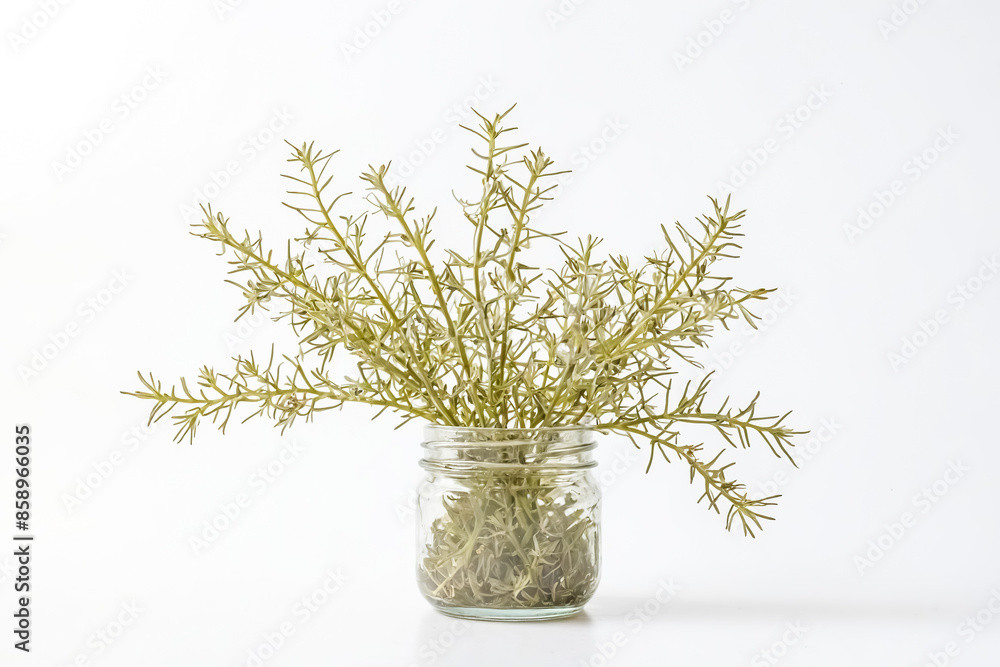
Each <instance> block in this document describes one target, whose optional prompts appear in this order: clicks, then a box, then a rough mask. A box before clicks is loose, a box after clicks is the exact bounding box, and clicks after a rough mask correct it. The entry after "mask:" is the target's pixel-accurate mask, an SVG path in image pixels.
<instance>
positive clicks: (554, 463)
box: [420, 425, 597, 475]
mask: <svg viewBox="0 0 1000 667" xmlns="http://www.w3.org/2000/svg"><path fill="white" fill-rule="evenodd" d="M422 445H423V448H424V457H423V458H422V459H421V460H420V465H421V466H422V467H423V468H424V469H425V470H428V471H430V472H438V473H442V474H447V475H462V474H472V473H481V472H496V473H504V472H508V473H515V474H520V473H543V472H555V473H568V472H573V471H584V470H587V469H589V468H593V467H594V466H595V465H597V463H596V461H594V458H593V450H594V448H595V447H596V439H595V433H594V431H593V429H590V428H586V427H572V428H537V429H506V428H473V427H462V426H438V425H430V426H427V427H426V428H425V429H424V442H423V443H422Z"/></svg>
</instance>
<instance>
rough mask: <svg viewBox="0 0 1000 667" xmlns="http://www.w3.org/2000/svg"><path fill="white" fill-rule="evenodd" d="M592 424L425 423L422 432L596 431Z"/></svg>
mask: <svg viewBox="0 0 1000 667" xmlns="http://www.w3.org/2000/svg"><path fill="white" fill-rule="evenodd" d="M596 430H597V429H596V428H595V427H594V426H590V425H587V424H568V425H565V426H450V425H448V424H425V425H424V433H429V432H435V431H437V432H445V433H448V432H454V431H461V432H473V433H494V432H495V433H558V432H560V431H566V432H572V431H596Z"/></svg>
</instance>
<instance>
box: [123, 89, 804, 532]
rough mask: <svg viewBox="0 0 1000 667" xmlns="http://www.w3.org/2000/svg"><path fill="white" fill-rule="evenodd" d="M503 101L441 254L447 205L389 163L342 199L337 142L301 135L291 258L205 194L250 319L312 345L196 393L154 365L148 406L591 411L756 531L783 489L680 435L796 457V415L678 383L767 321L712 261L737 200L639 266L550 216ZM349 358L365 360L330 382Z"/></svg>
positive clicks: (564, 416)
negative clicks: (359, 198)
mask: <svg viewBox="0 0 1000 667" xmlns="http://www.w3.org/2000/svg"><path fill="white" fill-rule="evenodd" d="M509 113H510V110H509V109H508V110H507V111H506V112H504V113H502V114H497V115H496V116H494V117H492V118H487V117H485V116H482V115H479V116H478V117H479V120H480V123H479V125H478V126H476V127H466V128H465V129H467V130H468V131H469V132H471V133H472V134H473V135H475V136H476V137H477V138H478V140H479V141H480V142H481V146H480V147H479V148H477V149H473V155H474V158H475V159H474V161H473V163H472V164H471V165H469V168H470V169H471V170H472V171H473V172H474V173H475V174H477V176H478V177H479V179H480V184H481V187H480V188H479V191H478V193H477V195H476V196H475V197H472V198H470V199H463V198H457V201H458V204H459V209H460V214H461V216H462V218H463V219H464V220H465V221H466V223H467V224H468V225H469V232H470V242H469V244H468V246H467V247H466V248H465V249H461V248H458V247H451V248H448V249H438V248H437V247H435V240H434V238H433V234H432V227H433V225H434V222H435V220H436V218H437V215H438V211H437V209H436V208H430V209H424V208H422V207H420V206H419V205H418V203H417V202H416V200H415V199H414V198H413V197H411V196H410V195H409V194H408V191H407V189H406V188H403V187H395V186H392V185H390V184H389V183H388V182H387V175H388V171H389V165H382V166H379V167H374V166H369V167H368V168H367V169H366V170H365V171H364V172H363V173H362V174H361V181H362V184H363V186H364V188H365V193H364V200H365V202H366V203H367V207H366V210H364V211H362V212H361V213H356V214H352V213H348V212H341V210H340V208H341V205H340V202H341V201H342V200H343V199H344V198H345V197H347V196H348V195H350V194H351V193H349V192H344V193H339V194H336V195H331V194H330V186H331V184H332V183H333V182H334V178H333V176H332V175H331V174H330V173H328V172H329V167H330V163H331V160H332V158H333V157H334V155H335V154H336V152H330V153H326V152H323V151H320V150H318V149H317V148H315V146H314V145H313V144H302V145H291V144H290V146H291V147H292V154H291V157H290V158H289V162H290V163H291V165H292V167H293V169H292V171H291V173H288V174H285V175H284V176H285V178H287V179H288V180H289V181H290V182H291V183H292V189H290V190H289V195H290V197H291V199H290V200H289V201H287V202H286V203H285V205H286V206H288V207H289V208H290V209H292V210H293V211H295V212H296V213H297V214H298V215H299V216H301V218H302V219H304V220H305V222H306V227H305V229H304V231H303V232H302V234H301V235H300V236H298V237H297V238H295V239H294V244H293V243H291V242H290V243H288V244H287V246H286V248H285V250H284V252H283V253H280V254H279V253H276V252H275V251H274V250H272V249H269V248H267V247H265V245H264V242H263V239H262V237H261V236H260V235H257V236H256V237H253V236H251V235H250V234H249V233H245V232H244V233H239V234H236V233H234V232H233V231H232V230H231V229H230V225H229V220H228V219H227V218H225V217H224V216H223V215H222V213H219V212H216V211H214V210H213V209H212V208H211V207H205V208H204V209H203V212H204V218H203V220H202V221H201V222H199V223H198V224H196V225H195V227H196V229H195V231H194V232H193V233H194V234H195V235H196V236H198V237H200V238H204V239H207V240H209V241H212V242H215V243H218V244H220V245H221V247H222V250H223V253H224V254H225V255H227V256H228V257H229V260H228V261H229V264H230V267H231V273H232V274H233V276H234V278H233V279H231V280H229V281H228V282H230V283H232V284H233V285H236V286H237V287H239V288H240V290H241V291H242V293H243V299H244V303H243V305H242V307H241V308H240V310H239V313H238V316H237V318H239V317H242V316H244V315H246V314H247V313H253V312H255V311H256V309H258V308H261V309H264V310H268V311H271V312H272V317H273V318H274V319H276V320H281V319H287V320H288V322H289V325H290V326H291V328H292V329H293V331H294V333H295V334H296V336H297V338H298V339H299V349H298V350H297V351H294V352H293V353H289V354H285V355H281V357H280V362H279V363H277V364H276V363H275V358H274V357H275V355H274V352H273V350H272V352H271V355H270V357H269V360H268V363H267V364H258V362H257V361H256V359H255V358H254V356H253V355H250V356H248V357H245V356H242V355H241V356H237V357H235V358H234V367H233V370H232V371H231V372H229V373H226V374H222V373H216V372H215V371H214V370H213V369H211V368H207V367H206V368H203V369H202V370H201V371H200V373H199V375H198V378H197V381H196V384H195V388H189V384H188V383H187V382H186V381H185V380H181V381H180V388H179V389H178V388H177V387H173V388H171V389H170V390H164V389H163V387H162V385H161V383H160V382H159V381H157V380H155V379H154V378H153V376H152V375H150V376H148V377H146V376H143V375H141V374H140V380H141V382H142V385H143V388H142V389H140V390H138V391H135V392H126V393H129V394H130V395H133V396H137V397H139V398H144V399H149V400H152V401H154V403H155V405H154V407H153V409H152V412H151V416H150V418H151V420H158V419H160V418H162V417H163V416H164V415H166V414H168V413H173V415H172V418H173V419H174V421H175V423H176V426H177V428H178V431H177V437H178V439H179V440H182V439H185V438H186V439H189V440H193V438H194V436H195V433H196V430H197V427H198V424H199V423H200V422H201V421H202V420H204V419H209V420H210V421H212V422H213V423H215V424H217V425H218V426H219V427H220V428H222V429H225V427H226V425H227V424H228V423H229V421H230V419H231V418H232V416H233V415H234V413H235V412H237V411H238V410H240V409H243V408H246V409H248V410H249V416H248V417H246V419H250V418H254V417H264V418H268V419H271V420H272V421H274V422H275V423H276V424H277V425H278V426H279V427H281V428H287V427H288V426H290V425H291V424H292V423H294V422H295V421H296V420H297V419H299V418H302V419H307V420H308V419H311V418H312V417H313V416H314V415H315V414H316V413H318V412H321V411H324V410H329V409H332V408H337V407H340V406H342V405H343V404H344V403H347V402H357V403H365V404H368V405H372V406H375V407H376V408H378V411H377V414H376V416H378V415H381V414H382V413H384V412H386V411H391V412H393V413H396V414H398V416H399V417H400V418H401V420H402V421H403V423H405V422H406V421H408V420H412V419H422V420H426V421H429V422H435V423H439V424H444V425H465V426H490V427H510V428H538V427H548V426H566V425H582V424H586V425H592V426H593V427H595V428H598V429H600V430H603V431H608V432H616V433H620V434H623V435H625V436H627V437H629V438H630V439H631V440H632V441H633V443H635V444H636V446H644V447H648V448H649V453H650V463H652V460H653V459H654V458H655V456H656V453H657V452H659V453H660V454H661V455H662V456H663V458H665V459H667V460H670V459H671V458H673V457H674V456H676V458H678V459H679V460H681V461H682V462H683V463H684V464H686V465H687V466H688V468H689V472H690V477H691V480H692V481H695V480H700V481H699V483H700V484H702V485H703V486H704V491H703V493H702V496H701V499H702V500H705V501H707V504H708V506H709V508H710V509H712V510H714V511H716V512H719V513H721V512H722V511H723V510H725V511H726V515H727V518H726V525H727V527H731V526H732V525H733V524H734V523H735V522H736V519H737V518H738V519H739V525H740V527H741V528H742V529H743V531H744V533H745V534H748V535H753V534H754V531H755V530H756V529H759V528H760V527H761V525H762V524H761V521H762V520H766V519H770V517H769V516H767V515H765V514H763V513H762V508H765V507H767V506H769V505H771V504H773V498H750V497H749V496H747V494H746V493H745V491H744V487H743V486H742V485H740V484H739V483H737V482H735V481H733V480H732V479H731V478H730V477H728V474H729V471H730V466H731V465H732V464H731V463H723V462H722V458H721V457H722V453H721V452H720V453H719V454H717V455H715V456H713V457H711V458H708V457H707V456H706V455H705V453H704V451H703V446H704V445H703V444H701V443H699V444H686V443H685V442H684V441H683V440H682V438H683V437H684V434H683V433H682V430H683V429H684V428H685V427H688V426H697V425H702V426H708V427H710V428H712V429H713V430H714V431H715V433H716V434H717V436H719V438H720V440H721V441H722V442H724V443H727V444H728V445H731V446H733V447H740V448H744V447H748V446H750V445H751V442H753V441H759V442H761V443H762V444H764V445H766V446H767V447H768V448H769V449H770V450H771V451H772V452H773V453H774V454H775V455H777V456H784V457H786V458H788V459H789V460H791V459H792V457H791V454H790V451H789V450H790V448H791V447H792V438H793V437H794V436H796V435H798V434H799V433H800V432H798V431H795V430H793V429H792V428H790V427H789V426H787V425H786V424H785V418H786V417H787V415H784V416H780V417H779V416H759V415H758V409H757V402H758V396H755V397H754V398H753V399H752V400H751V401H749V402H748V403H746V404H745V405H743V406H742V407H740V408H733V407H729V400H728V399H725V400H724V401H723V402H722V404H721V407H715V408H711V407H709V404H708V403H707V401H708V396H709V390H710V387H711V379H712V377H711V374H708V375H705V376H704V377H703V379H702V380H701V381H700V382H698V383H689V384H688V385H686V386H685V387H684V389H683V390H682V391H681V392H680V395H679V396H678V395H677V393H678V391H677V390H676V389H674V384H673V381H672V376H673V375H674V374H675V373H676V370H677V366H678V365H679V364H686V365H694V366H697V360H696V358H695V355H694V351H695V349H696V348H702V347H705V346H706V345H707V341H708V339H709V338H710V336H711V334H712V333H713V331H714V330H715V327H716V326H718V325H721V326H723V327H726V328H728V326H729V324H730V322H731V321H734V320H737V319H742V320H744V321H746V322H747V323H748V324H749V325H750V326H756V325H755V319H756V317H755V316H754V315H753V314H752V311H751V307H752V304H753V302H755V301H759V300H762V299H765V298H766V295H767V294H768V292H770V291H771V290H765V289H755V290H745V289H742V288H739V287H735V286H733V285H732V284H731V282H732V279H731V278H730V277H727V276H723V275H720V274H719V273H718V271H717V267H718V266H719V265H720V264H721V263H722V262H723V261H724V260H727V259H732V258H735V257H736V255H737V252H738V251H739V250H740V246H739V244H738V241H739V239H740V237H741V236H742V232H741V229H740V225H739V221H741V220H742V218H743V216H744V212H743V211H732V210H731V209H730V201H729V199H728V198H727V200H726V201H725V202H719V201H717V200H715V199H711V210H710V211H709V213H708V214H707V215H705V216H702V217H700V218H698V219H696V220H695V222H694V224H693V225H688V226H685V225H681V224H680V223H677V224H676V225H675V226H674V227H673V228H672V229H671V228H668V227H666V226H663V227H662V231H663V238H664V248H663V250H662V251H661V252H656V253H652V254H650V255H649V256H647V257H645V258H643V260H642V261H640V262H633V261H632V260H630V259H629V258H627V257H625V256H603V255H601V254H600V244H601V239H599V238H595V237H592V236H586V237H584V238H580V239H577V240H576V241H572V242H571V241H567V240H565V238H564V237H565V233H564V232H552V231H547V230H544V229H541V228H539V227H537V226H536V224H535V222H536V220H537V211H538V210H539V209H540V208H541V207H542V206H543V205H544V204H545V203H546V202H547V201H548V200H550V199H551V197H552V194H553V189H554V188H555V187H556V182H555V181H554V180H553V177H554V176H557V175H558V174H561V173H564V172H560V171H555V170H553V161H552V159H551V158H549V157H548V156H547V155H546V154H545V153H544V152H543V151H542V150H541V149H540V148H539V149H535V150H528V151H527V152H522V151H523V150H524V149H525V148H526V144H518V143H510V142H508V141H507V134H508V133H509V132H512V131H513V130H514V129H516V128H510V127H504V121H505V118H506V117H507V115H508V114H509ZM540 243H550V244H554V245H555V246H556V247H558V249H559V250H560V252H561V255H562V261H561V263H560V264H559V265H558V266H555V267H553V268H551V269H548V270H543V269H539V268H534V267H532V266H530V265H528V264H527V260H526V259H525V251H526V250H527V249H528V248H529V247H531V246H532V244H540ZM344 355H348V356H349V357H351V358H353V360H354V362H355V369H356V371H355V372H353V373H350V374H348V375H347V376H346V377H331V373H330V371H329V368H330V367H331V365H332V362H333V361H334V360H335V359H340V358H342V357H343V356H344Z"/></svg>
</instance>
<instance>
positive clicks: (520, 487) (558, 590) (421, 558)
mask: <svg viewBox="0 0 1000 667" xmlns="http://www.w3.org/2000/svg"><path fill="white" fill-rule="evenodd" d="M595 446H596V441H595V438H594V431H593V430H591V429H589V428H581V427H573V428H541V429H493V428H466V427H449V426H428V427H427V428H426V430H425V441H424V443H423V447H424V458H422V459H421V461H420V464H421V466H422V467H423V468H424V470H426V471H427V476H426V478H425V479H424V481H423V482H422V483H421V484H420V487H419V489H418V492H417V552H418V555H417V578H418V582H419V585H420V590H421V592H422V593H423V594H424V597H426V598H427V599H428V600H429V601H430V603H431V604H432V605H434V606H435V607H436V608H437V609H438V610H439V611H441V612H443V613H445V614H448V615H451V616H458V617H461V618H476V619H490V620H508V621H520V620H541V619H548V618H560V617H563V616H569V615H571V614H575V613H576V612H578V611H580V610H581V609H582V608H583V605H584V604H585V603H586V602H587V601H588V600H589V599H590V598H591V596H592V595H593V594H594V590H595V589H596V588H597V582H598V579H599V577H600V558H601V556H600V500H601V492H600V487H599V486H598V483H597V479H596V477H595V476H594V475H593V473H592V472H591V469H592V468H593V467H594V466H595V465H596V462H595V461H594V460H593V455H592V451H593V449H594V447H595Z"/></svg>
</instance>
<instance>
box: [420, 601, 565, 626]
mask: <svg viewBox="0 0 1000 667" xmlns="http://www.w3.org/2000/svg"><path fill="white" fill-rule="evenodd" d="M433 606H434V608H435V609H437V610H438V611H439V612H441V613H442V614H444V615H446V616H453V617H455V618H462V619H465V620H470V621H512V622H523V621H551V620H555V619H557V618H567V617H569V616H574V615H576V614H579V613H580V612H581V611H583V605H578V606H575V607H537V608H534V609H532V608H530V607H529V608H525V609H490V608H487V607H450V606H446V605H439V604H435V605H433Z"/></svg>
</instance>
